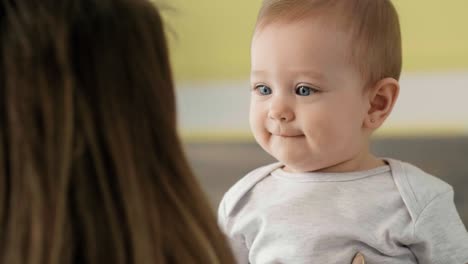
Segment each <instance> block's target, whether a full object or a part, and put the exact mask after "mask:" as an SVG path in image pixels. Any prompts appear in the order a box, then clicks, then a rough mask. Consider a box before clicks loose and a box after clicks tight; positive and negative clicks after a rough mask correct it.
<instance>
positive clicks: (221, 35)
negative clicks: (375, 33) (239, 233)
mask: <svg viewBox="0 0 468 264" xmlns="http://www.w3.org/2000/svg"><path fill="white" fill-rule="evenodd" d="M393 2H394V4H395V6H396V7H397V10H398V12H399V15H400V22H401V27H402V34H403V48H404V66H403V75H402V78H401V93H400V98H399V101H398V102H397V104H396V107H395V110H394V112H393V113H392V115H391V117H390V118H389V119H388V121H387V122H386V125H385V126H384V127H383V128H381V129H380V131H379V132H378V133H377V134H376V135H375V138H374V140H373V149H374V151H375V152H376V153H377V154H379V155H380V156H385V157H392V158H396V159H402V160H405V161H408V162H411V163H413V164H415V165H417V166H420V167H422V168H423V169H424V170H426V171H428V172H429V173H432V174H434V175H437V176H438V177H440V178H442V179H443V180H445V181H447V182H448V183H450V184H451V185H452V186H454V188H455V203H456V205H457V208H458V211H459V213H460V215H461V216H462V219H463V221H464V223H465V225H468V30H467V29H466V26H467V25H468V16H467V14H466V10H468V1H466V0H447V1H440V0H412V1H408V0H394V1H393ZM260 3H261V0H236V1H232V0H198V1H187V0H171V4H170V5H171V7H173V9H172V10H168V11H167V12H165V15H166V20H167V22H168V30H169V32H170V33H169V38H170V48H171V53H172V62H173V67H174V71H175V78H176V84H177V85H176V86H177V93H178V111H179V112H178V114H179V115H178V117H179V124H180V131H181V134H182V137H183V140H184V143H185V146H186V151H187V153H188V155H189V159H190V161H191V163H192V166H193V168H194V169H195V172H196V174H197V176H198V177H199V179H200V181H201V183H202V186H203V188H204V189H205V191H206V193H207V195H208V197H209V199H210V201H211V204H212V206H213V209H215V208H216V207H217V205H218V203H219V201H220V199H221V197H222V195H223V193H224V192H225V191H226V190H227V189H228V188H229V187H230V186H231V185H232V184H234V183H235V182H236V181H237V180H238V179H239V178H240V177H242V176H243V175H245V173H247V172H248V171H250V170H252V169H254V168H256V167H258V166H261V165H265V164H267V163H270V162H272V161H273V159H272V158H271V157H269V156H268V155H267V154H265V153H264V152H263V150H262V149H260V147H259V146H257V144H256V143H255V141H254V140H253V137H252V135H251V133H250V130H249V125H248V105H249V80H248V78H249V70H250V69H249V46H250V38H251V35H252V32H253V26H254V23H255V18H256V14H257V11H258V8H259V6H260Z"/></svg>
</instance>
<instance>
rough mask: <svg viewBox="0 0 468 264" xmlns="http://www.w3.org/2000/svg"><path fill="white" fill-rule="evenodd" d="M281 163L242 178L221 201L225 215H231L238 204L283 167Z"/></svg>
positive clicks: (263, 167)
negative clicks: (254, 188) (272, 173)
mask: <svg viewBox="0 0 468 264" xmlns="http://www.w3.org/2000/svg"><path fill="white" fill-rule="evenodd" d="M281 166H282V164H281V163H279V162H276V163H273V164H269V165H266V166H262V167H259V168H257V169H255V170H253V171H251V172H249V173H247V174H246V175H245V176H244V177H242V178H241V179H240V180H239V181H238V182H236V183H235V184H234V185H233V186H232V187H231V188H230V189H229V190H228V191H227V192H226V193H225V194H224V197H223V199H222V201H221V206H223V208H224V213H225V214H226V215H229V214H230V213H231V211H232V210H233V209H234V208H235V207H236V205H237V203H238V202H239V201H240V200H242V198H243V197H244V196H245V195H246V194H247V193H248V192H249V191H250V190H251V189H252V188H253V187H254V186H255V185H256V184H257V183H259V182H261V181H262V180H263V179H265V178H266V177H267V176H268V175H270V173H271V172H272V171H274V170H276V169H277V168H279V167H281Z"/></svg>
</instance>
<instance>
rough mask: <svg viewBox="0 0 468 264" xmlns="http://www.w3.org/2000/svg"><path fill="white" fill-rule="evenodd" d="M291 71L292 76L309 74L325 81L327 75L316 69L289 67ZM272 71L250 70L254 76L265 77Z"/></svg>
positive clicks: (308, 75)
mask: <svg viewBox="0 0 468 264" xmlns="http://www.w3.org/2000/svg"><path fill="white" fill-rule="evenodd" d="M287 71H288V72H289V75H290V76H292V77H301V76H307V77H312V78H314V79H317V80H320V81H325V80H326V78H325V75H323V74H322V73H320V72H317V71H314V70H308V69H289V70H287ZM269 74H270V73H269V72H268V71H265V70H252V71H251V72H250V76H254V77H264V76H268V75H269Z"/></svg>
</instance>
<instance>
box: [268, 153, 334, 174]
mask: <svg viewBox="0 0 468 264" xmlns="http://www.w3.org/2000/svg"><path fill="white" fill-rule="evenodd" d="M273 157H275V158H276V159H277V160H278V161H279V162H280V163H282V164H283V165H284V167H283V169H284V170H285V171H288V172H296V173H301V172H313V171H320V170H322V169H324V168H326V167H327V164H326V163H324V162H320V161H318V160H313V159H301V158H293V157H291V156H287V155H286V156H283V155H273Z"/></svg>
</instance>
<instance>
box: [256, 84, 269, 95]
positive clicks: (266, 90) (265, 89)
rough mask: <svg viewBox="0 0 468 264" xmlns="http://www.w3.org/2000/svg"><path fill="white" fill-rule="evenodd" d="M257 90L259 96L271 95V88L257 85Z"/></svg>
mask: <svg viewBox="0 0 468 264" xmlns="http://www.w3.org/2000/svg"><path fill="white" fill-rule="evenodd" d="M256 88H257V90H258V93H259V94H261V95H270V94H271V88H270V87H268V86H265V85H259V86H257V87H256Z"/></svg>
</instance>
